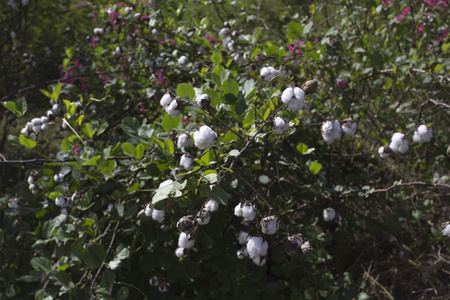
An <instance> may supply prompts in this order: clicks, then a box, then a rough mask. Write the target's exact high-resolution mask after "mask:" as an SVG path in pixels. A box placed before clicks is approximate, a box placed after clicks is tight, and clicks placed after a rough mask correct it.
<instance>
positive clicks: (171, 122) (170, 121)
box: [161, 114, 181, 132]
mask: <svg viewBox="0 0 450 300" xmlns="http://www.w3.org/2000/svg"><path fill="white" fill-rule="evenodd" d="M180 122H181V116H179V117H178V118H173V117H172V116H171V115H169V114H167V115H165V116H164V118H163V120H162V123H161V125H162V127H163V128H164V130H165V131H166V132H170V131H172V129H176V128H178V124H180Z"/></svg>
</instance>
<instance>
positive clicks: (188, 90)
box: [177, 83, 195, 100]
mask: <svg viewBox="0 0 450 300" xmlns="http://www.w3.org/2000/svg"><path fill="white" fill-rule="evenodd" d="M177 95H178V96H180V97H181V98H186V97H188V98H189V99H191V100H194V98H195V91H194V88H193V87H192V86H191V85H190V84H187V83H180V84H178V86H177Z"/></svg>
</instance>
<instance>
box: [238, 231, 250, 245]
mask: <svg viewBox="0 0 450 300" xmlns="http://www.w3.org/2000/svg"><path fill="white" fill-rule="evenodd" d="M248 237H249V235H248V233H247V232H244V231H242V232H241V233H239V237H238V241H239V244H240V245H245V244H247V241H248Z"/></svg>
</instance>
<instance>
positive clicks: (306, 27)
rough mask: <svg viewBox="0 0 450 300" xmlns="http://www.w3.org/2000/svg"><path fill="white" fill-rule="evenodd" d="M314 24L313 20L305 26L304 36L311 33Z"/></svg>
mask: <svg viewBox="0 0 450 300" xmlns="http://www.w3.org/2000/svg"><path fill="white" fill-rule="evenodd" d="M312 26H313V22H309V23H308V24H306V25H305V27H304V28H303V32H302V34H303V36H306V35H307V34H308V33H309V31H310V30H311V28H312Z"/></svg>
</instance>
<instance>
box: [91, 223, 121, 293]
mask: <svg viewBox="0 0 450 300" xmlns="http://www.w3.org/2000/svg"><path fill="white" fill-rule="evenodd" d="M119 225H120V221H119V222H117V224H116V227H115V228H114V231H113V236H112V238H111V242H109V246H108V249H107V250H106V253H105V257H104V258H103V262H102V264H101V266H100V268H98V271H97V273H96V274H95V276H94V278H93V279H92V284H91V290H92V289H93V288H94V285H95V281H96V280H97V278H98V276H99V275H100V273H101V271H102V269H103V266H104V265H105V261H106V257H107V256H108V254H109V251H111V247H112V245H113V243H114V240H115V238H116V232H117V229H118V228H119ZM108 228H109V227H108ZM108 228H107V229H108Z"/></svg>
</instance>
